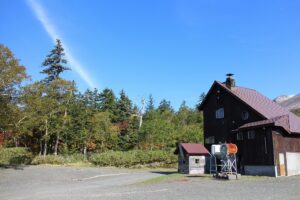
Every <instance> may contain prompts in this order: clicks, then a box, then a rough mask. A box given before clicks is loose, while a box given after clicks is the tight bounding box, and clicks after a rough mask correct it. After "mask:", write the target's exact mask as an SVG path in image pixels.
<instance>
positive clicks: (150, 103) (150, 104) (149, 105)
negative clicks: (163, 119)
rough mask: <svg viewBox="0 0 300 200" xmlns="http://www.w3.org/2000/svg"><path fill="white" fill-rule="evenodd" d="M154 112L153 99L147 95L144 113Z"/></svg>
mask: <svg viewBox="0 0 300 200" xmlns="http://www.w3.org/2000/svg"><path fill="white" fill-rule="evenodd" d="M153 110H155V106H154V99H153V96H152V94H150V95H149V99H148V101H147V106H146V113H148V112H151V111H153Z"/></svg>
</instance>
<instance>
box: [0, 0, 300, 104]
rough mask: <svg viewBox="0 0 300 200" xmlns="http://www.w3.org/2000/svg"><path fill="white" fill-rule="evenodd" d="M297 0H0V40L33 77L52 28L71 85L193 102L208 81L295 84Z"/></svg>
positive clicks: (276, 89) (273, 86) (299, 69)
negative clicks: (232, 76)
mask: <svg viewBox="0 0 300 200" xmlns="http://www.w3.org/2000/svg"><path fill="white" fill-rule="evenodd" d="M299 11H300V1H293V0H289V1H286V0H282V1H277V0H270V1H262V0H249V1H242V0H236V1H231V0H226V1H221V0H218V1H217V0H135V1H132V0H126V1H124V0H118V1H116V0H109V1H107V0H85V1H83V0H82V1H79V0H77V1H75V0H64V1H61V0H28V1H27V0H13V1H12V0H0V19H1V23H0V43H2V44H5V45H6V46H8V47H9V48H10V49H11V50H12V51H13V52H14V53H15V56H16V57H17V58H19V59H20V60H21V63H22V64H23V65H25V66H26V67H27V69H28V73H29V74H30V75H31V76H32V79H33V80H39V79H41V78H42V77H43V76H42V75H41V74H39V72H40V71H41V63H42V61H43V59H44V58H45V56H46V55H47V54H48V53H49V51H50V50H51V49H52V47H53V39H55V38H56V37H59V38H60V39H61V40H62V42H63V45H64V46H65V47H66V48H67V53H68V55H69V57H68V58H69V66H70V67H71V68H72V69H73V70H72V72H67V73H65V74H64V77H65V78H67V79H74V80H75V81H76V83H77V85H78V88H79V89H80V90H81V91H84V90H85V89H87V88H89V87H97V88H99V89H100V90H101V89H104V88H105V87H109V88H112V89H113V90H114V91H115V92H116V93H118V92H119V91H120V90H121V89H124V90H125V91H126V93H127V94H128V95H129V97H130V98H131V99H132V100H133V101H134V103H136V104H138V105H139V104H140V103H139V102H140V99H141V98H142V97H148V95H149V94H152V95H153V97H154V98H155V101H156V104H158V103H159V101H160V100H161V99H163V98H165V99H167V100H170V101H171V102H172V105H173V106H174V107H175V108H178V106H179V105H180V104H181V102H182V101H183V100H186V101H187V104H188V105H189V106H194V105H195V104H196V102H197V100H198V97H199V95H200V94H201V93H202V92H207V90H208V89H209V87H210V86H211V84H212V82H213V81H214V80H220V81H223V80H225V74H226V73H228V72H231V73H234V74H235V78H236V82H237V84H238V85H240V86H245V87H249V88H253V89H256V90H258V91H260V92H261V93H263V94H265V95H266V96H268V97H269V98H274V97H276V96H278V95H282V94H296V93H300V87H299V86H300V12H299Z"/></svg>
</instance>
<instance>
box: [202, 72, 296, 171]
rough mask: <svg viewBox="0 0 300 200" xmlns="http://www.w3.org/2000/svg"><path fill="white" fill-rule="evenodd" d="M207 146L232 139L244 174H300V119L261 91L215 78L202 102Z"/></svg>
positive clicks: (230, 79)
mask: <svg viewBox="0 0 300 200" xmlns="http://www.w3.org/2000/svg"><path fill="white" fill-rule="evenodd" d="M200 110H202V111H203V115H204V138H205V147H206V148H207V149H210V148H211V145H212V144H217V143H224V142H233V143H235V144H237V146H238V149H239V150H238V154H237V158H238V166H239V169H240V170H241V173H244V174H253V175H269V176H286V175H295V174H300V118H299V117H297V116H296V115H295V114H293V113H291V112H289V111H288V110H286V109H285V108H283V107H281V106H280V105H278V104H277V103H275V102H273V101H272V100H270V99H268V98H267V97H265V96H263V95H262V94H260V93H259V92H257V91H255V90H253V89H248V88H244V87H238V86H236V85H235V80H234V79H233V78H232V74H229V76H228V78H227V79H226V82H224V83H221V82H218V81H215V82H214V83H213V85H212V86H211V88H210V90H209V91H208V93H207V95H206V97H205V99H204V100H203V102H202V104H201V105H200Z"/></svg>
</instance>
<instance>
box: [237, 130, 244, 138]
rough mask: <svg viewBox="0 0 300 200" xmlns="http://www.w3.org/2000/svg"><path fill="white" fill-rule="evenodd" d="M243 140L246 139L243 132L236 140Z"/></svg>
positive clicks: (238, 134)
mask: <svg viewBox="0 0 300 200" xmlns="http://www.w3.org/2000/svg"><path fill="white" fill-rule="evenodd" d="M243 139H244V135H243V132H239V133H237V134H236V140H243Z"/></svg>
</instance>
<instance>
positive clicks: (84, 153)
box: [83, 145, 87, 161]
mask: <svg viewBox="0 0 300 200" xmlns="http://www.w3.org/2000/svg"><path fill="white" fill-rule="evenodd" d="M83 157H84V160H85V161H86V160H87V146H86V145H85V146H84V148H83Z"/></svg>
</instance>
